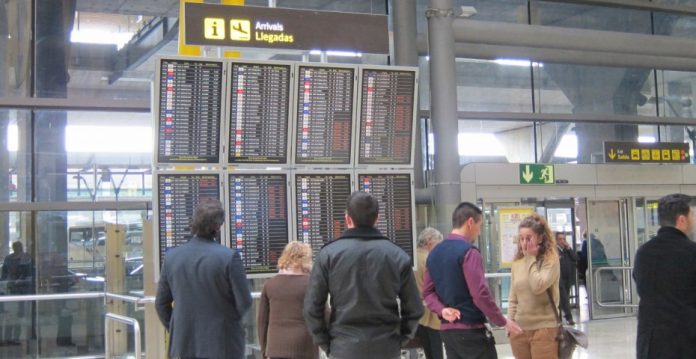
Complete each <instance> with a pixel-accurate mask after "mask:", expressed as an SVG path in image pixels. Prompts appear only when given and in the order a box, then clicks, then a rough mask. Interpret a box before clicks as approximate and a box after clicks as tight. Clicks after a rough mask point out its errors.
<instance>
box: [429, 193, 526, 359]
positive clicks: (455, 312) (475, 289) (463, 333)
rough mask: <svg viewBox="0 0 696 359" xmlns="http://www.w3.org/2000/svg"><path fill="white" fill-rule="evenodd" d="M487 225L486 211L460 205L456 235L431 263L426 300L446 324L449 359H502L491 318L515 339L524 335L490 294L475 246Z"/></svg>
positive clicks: (454, 224)
mask: <svg viewBox="0 0 696 359" xmlns="http://www.w3.org/2000/svg"><path fill="white" fill-rule="evenodd" d="M482 223H483V213H482V212H481V209H479V208H478V207H476V205H474V204H473V203H469V202H462V203H460V204H459V205H458V206H457V208H456V209H455V210H454V213H452V228H453V229H452V231H451V232H450V234H449V235H448V236H447V239H445V240H444V241H442V242H441V243H440V244H438V245H437V246H435V248H433V250H432V251H430V254H429V255H428V260H427V261H426V268H427V269H426V272H425V275H424V278H423V299H424V300H425V303H426V305H427V306H428V309H430V310H431V311H433V312H434V313H436V314H437V315H438V316H440V318H442V319H441V321H440V323H441V326H440V329H441V332H440V334H441V335H442V340H443V342H444V343H445V351H446V352H447V358H448V359H459V358H461V359H470V358H471V359H474V358H480V359H493V358H497V357H498V353H497V352H496V350H495V339H494V338H493V335H492V333H491V332H490V331H489V330H488V329H487V328H486V317H488V318H490V320H491V322H492V323H493V324H495V325H498V326H505V328H506V329H507V330H508V331H509V332H511V333H518V332H519V331H520V328H519V326H517V324H516V323H515V322H514V321H512V320H510V319H505V317H504V316H503V314H502V312H501V311H500V308H498V306H497V305H496V303H495V300H494V298H493V295H492V294H491V292H490V290H489V289H488V282H487V281H486V278H485V276H484V272H483V258H482V257H481V253H480V252H479V250H478V248H476V247H475V246H474V241H476V239H477V238H478V236H479V234H480V233H481V224H482Z"/></svg>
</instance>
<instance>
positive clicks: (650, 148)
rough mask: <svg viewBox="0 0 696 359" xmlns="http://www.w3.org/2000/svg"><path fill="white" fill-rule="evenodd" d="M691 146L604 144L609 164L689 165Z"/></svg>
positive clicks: (667, 143) (610, 142)
mask: <svg viewBox="0 0 696 359" xmlns="http://www.w3.org/2000/svg"><path fill="white" fill-rule="evenodd" d="M689 160H690V157H689V144H688V143H683V142H654V143H643V142H614V141H605V142H604V162H607V163H610V162H611V163H616V162H623V163H689V162H690V161H689Z"/></svg>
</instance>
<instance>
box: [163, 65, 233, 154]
mask: <svg viewBox="0 0 696 359" xmlns="http://www.w3.org/2000/svg"><path fill="white" fill-rule="evenodd" d="M222 73H223V64H222V62H213V61H196V60H184V59H161V60H160V66H159V73H158V84H157V85H158V96H159V103H158V124H157V131H158V133H157V162H158V163H218V162H220V121H221V115H222Z"/></svg>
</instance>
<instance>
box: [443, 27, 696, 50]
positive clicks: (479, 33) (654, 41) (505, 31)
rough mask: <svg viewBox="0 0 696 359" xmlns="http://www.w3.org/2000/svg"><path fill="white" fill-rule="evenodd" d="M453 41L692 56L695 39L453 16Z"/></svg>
mask: <svg viewBox="0 0 696 359" xmlns="http://www.w3.org/2000/svg"><path fill="white" fill-rule="evenodd" d="M452 29H453V31H454V37H455V40H456V41H457V42H463V43H471V44H482V45H498V46H517V47H531V48H538V49H554V50H574V51H583V52H584V51H592V52H602V53H615V54H627V55H643V56H659V57H677V58H679V57H686V58H688V57H691V58H694V57H696V41H694V40H691V39H686V38H677V37H671V36H658V35H643V34H631V33H623V32H614V31H600V30H584V29H572V28H565V27H557V26H541V25H520V24H511V23H503V22H491V21H476V20H465V19H455V20H454V22H453V24H452Z"/></svg>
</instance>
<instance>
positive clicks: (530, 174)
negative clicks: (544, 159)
mask: <svg viewBox="0 0 696 359" xmlns="http://www.w3.org/2000/svg"><path fill="white" fill-rule="evenodd" d="M554 183H556V178H555V176H554V173H553V165H536V164H524V165H523V164H520V184H554Z"/></svg>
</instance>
